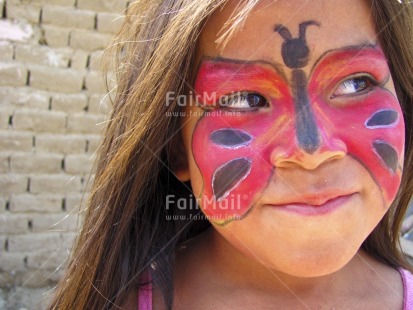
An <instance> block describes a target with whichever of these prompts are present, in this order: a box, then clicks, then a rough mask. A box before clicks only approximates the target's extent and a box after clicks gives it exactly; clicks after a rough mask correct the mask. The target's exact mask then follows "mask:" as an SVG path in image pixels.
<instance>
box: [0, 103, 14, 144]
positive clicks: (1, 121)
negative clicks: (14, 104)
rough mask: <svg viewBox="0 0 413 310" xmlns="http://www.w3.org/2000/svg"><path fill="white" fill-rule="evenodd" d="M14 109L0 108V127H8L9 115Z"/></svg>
mask: <svg viewBox="0 0 413 310" xmlns="http://www.w3.org/2000/svg"><path fill="white" fill-rule="evenodd" d="M13 113H14V111H13V110H12V109H10V108H0V129H8V128H9V126H10V125H9V121H10V117H11V116H12V115H13ZM0 143H1V141H0Z"/></svg>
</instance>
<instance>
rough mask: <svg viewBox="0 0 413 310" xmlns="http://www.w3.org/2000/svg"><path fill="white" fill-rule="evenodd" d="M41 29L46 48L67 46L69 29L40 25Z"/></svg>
mask: <svg viewBox="0 0 413 310" xmlns="http://www.w3.org/2000/svg"><path fill="white" fill-rule="evenodd" d="M42 28H43V30H44V38H45V40H46V43H47V45H48V46H52V47H64V46H67V45H68V44H69V36H70V31H71V30H70V29H67V28H63V27H55V26H51V25H42Z"/></svg>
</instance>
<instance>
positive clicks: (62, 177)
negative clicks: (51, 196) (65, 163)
mask: <svg viewBox="0 0 413 310" xmlns="http://www.w3.org/2000/svg"><path fill="white" fill-rule="evenodd" d="M45 190H47V192H49V193H62V194H65V193H68V192H79V191H80V190H81V179H80V177H76V176H71V175H66V174H54V175H53V174H52V175H50V174H49V175H35V176H32V177H31V178H30V192H31V193H44V192H45Z"/></svg>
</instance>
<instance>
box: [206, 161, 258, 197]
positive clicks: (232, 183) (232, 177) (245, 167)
mask: <svg viewBox="0 0 413 310" xmlns="http://www.w3.org/2000/svg"><path fill="white" fill-rule="evenodd" d="M251 165H252V162H251V160H250V159H248V158H245V157H243V158H236V159H233V160H231V161H229V162H227V163H225V164H224V165H222V166H221V167H219V168H218V169H217V170H216V171H215V172H214V175H213V177H212V191H213V194H214V196H215V200H217V201H220V200H221V199H224V198H225V197H226V196H227V195H228V194H229V192H230V191H231V190H232V189H234V188H235V187H237V186H238V184H239V183H240V182H241V181H242V180H244V179H245V178H246V177H247V175H248V174H249V173H250V171H251Z"/></svg>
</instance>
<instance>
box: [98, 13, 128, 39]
mask: <svg viewBox="0 0 413 310" xmlns="http://www.w3.org/2000/svg"><path fill="white" fill-rule="evenodd" d="M123 20H124V16H122V15H119V14H114V13H98V15H97V26H98V31H100V32H107V33H111V34H116V33H117V32H118V31H119V29H120V26H121V25H122V23H123Z"/></svg>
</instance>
